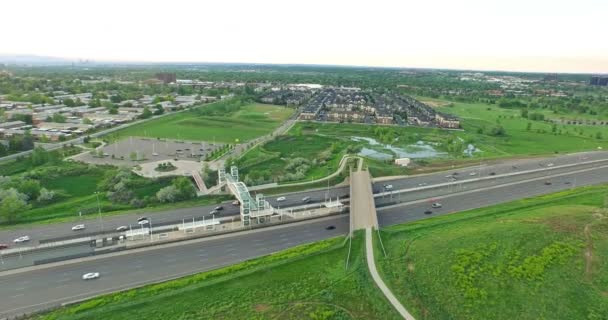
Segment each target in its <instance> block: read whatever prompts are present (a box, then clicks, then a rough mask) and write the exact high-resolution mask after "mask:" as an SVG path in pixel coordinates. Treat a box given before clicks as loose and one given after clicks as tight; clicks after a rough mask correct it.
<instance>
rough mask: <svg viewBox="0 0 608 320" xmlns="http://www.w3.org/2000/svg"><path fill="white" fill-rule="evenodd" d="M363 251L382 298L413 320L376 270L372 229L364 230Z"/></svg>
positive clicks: (407, 318)
mask: <svg viewBox="0 0 608 320" xmlns="http://www.w3.org/2000/svg"><path fill="white" fill-rule="evenodd" d="M365 251H366V256H367V268H368V269H369V272H370V273H371V275H372V279H374V282H375V283H376V285H377V286H378V288H379V289H380V291H382V293H383V294H384V296H385V297H386V298H387V299H388V301H389V302H390V303H391V304H392V305H393V307H394V308H395V309H397V312H399V314H400V315H401V316H402V317H403V319H406V320H415V319H414V317H413V316H412V315H411V314H410V313H409V312H407V310H405V307H404V306H403V305H402V304H401V302H399V300H397V298H396V297H395V295H393V293H392V292H391V290H390V289H389V288H388V287H387V286H386V284H384V281H382V278H381V277H380V274H379V273H378V270H377V269H376V261H375V260H374V246H373V243H372V228H371V227H368V228H366V229H365Z"/></svg>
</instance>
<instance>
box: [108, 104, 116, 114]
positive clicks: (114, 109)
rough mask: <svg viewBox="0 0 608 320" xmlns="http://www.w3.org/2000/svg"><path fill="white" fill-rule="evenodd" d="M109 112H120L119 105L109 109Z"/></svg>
mask: <svg viewBox="0 0 608 320" xmlns="http://www.w3.org/2000/svg"><path fill="white" fill-rule="evenodd" d="M108 112H109V113H110V114H118V107H116V106H114V107H112V108H110V109H108Z"/></svg>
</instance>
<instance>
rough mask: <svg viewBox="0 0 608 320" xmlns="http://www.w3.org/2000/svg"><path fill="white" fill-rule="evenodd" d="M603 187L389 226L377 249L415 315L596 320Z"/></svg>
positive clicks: (607, 255) (604, 241)
mask: <svg viewBox="0 0 608 320" xmlns="http://www.w3.org/2000/svg"><path fill="white" fill-rule="evenodd" d="M607 192H608V187H607V186H600V187H586V188H581V189H577V190H571V191H565V192H560V193H557V194H552V195H547V196H542V197H537V198H532V199H524V200H520V201H515V202H512V203H508V204H503V205H498V206H494V207H488V208H483V209H478V210H472V211H468V212H464V213H458V214H453V215H448V216H443V217H437V218H433V219H428V220H424V221H420V222H415V223H410V224H404V225H399V226H393V227H389V228H387V229H385V230H383V232H382V233H381V234H382V238H383V243H384V246H385V247H386V250H387V251H388V258H384V257H381V256H380V255H378V257H377V259H379V267H380V270H381V273H382V274H383V278H384V279H385V281H386V282H387V285H389V287H391V289H392V290H393V292H394V293H395V294H396V295H397V297H398V298H399V299H400V300H401V301H402V302H403V303H404V304H405V306H406V307H407V308H408V310H410V311H411V312H413V314H414V316H415V317H416V319H606V317H607V316H608V261H607V259H608V210H607V209H605V204H606V200H608V199H607V198H606V193H607Z"/></svg>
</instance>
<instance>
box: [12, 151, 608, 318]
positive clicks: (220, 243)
mask: <svg viewBox="0 0 608 320" xmlns="http://www.w3.org/2000/svg"><path fill="white" fill-rule="evenodd" d="M552 161H554V160H552ZM571 161H572V160H571ZM574 161H577V160H576V159H574ZM526 165H533V164H526ZM536 165H537V166H538V163H537V164H536ZM555 165H557V163H555ZM506 169H508V168H506ZM585 170H588V171H585V172H579V173H574V174H568V173H567V174H563V175H561V176H558V177H550V178H545V177H532V178H535V179H536V180H534V181H524V182H521V181H519V182H518V181H515V182H508V183H507V185H502V182H500V184H499V183H497V184H495V185H491V186H487V187H484V188H478V189H476V190H470V189H469V190H467V189H462V188H461V189H456V190H451V191H450V192H451V194H446V195H443V196H440V197H439V198H436V197H437V196H436V195H435V194H434V193H433V192H435V191H434V190H426V191H425V190H422V191H420V192H419V193H418V195H417V197H418V198H419V200H414V201H413V203H408V204H404V205H402V206H400V207H385V208H381V209H379V211H378V220H379V223H380V225H381V226H388V225H392V224H397V223H403V222H409V221H415V220H420V219H424V218H428V217H432V216H437V215H442V214H448V213H452V212H458V211H462V210H467V209H472V208H478V207H484V206H488V205H493V204H497V203H502V202H505V201H510V200H515V199H520V198H525V197H530V196H535V195H540V194H546V193H551V192H556V191H559V190H564V189H568V188H573V187H574V181H575V180H576V184H577V186H582V185H590V184H599V183H606V182H608V168H591V169H588V168H587V169H585ZM463 172H464V171H463ZM444 175H445V174H444ZM436 176H437V175H430V177H431V178H432V179H436V178H437V177H436ZM427 177H429V176H427ZM417 178H418V177H417ZM547 179H550V181H551V184H550V185H547V184H545V182H546V181H547ZM448 191H449V190H448ZM315 192H317V194H318V193H319V192H320V194H321V195H322V194H324V192H325V191H315ZM425 192H427V193H428V194H426V197H425ZM318 195H319V194H318ZM300 196H301V194H299V195H297V197H296V196H295V195H294V196H291V195H290V196H289V197H290V198H295V199H291V201H294V203H297V202H300V201H301V198H300ZM429 198H431V199H435V200H437V201H440V202H441V203H442V204H443V208H441V209H430V203H429V201H430V200H428V199H429ZM288 200H290V199H289V198H288ZM389 200H391V201H392V202H394V201H395V199H389ZM401 200H404V199H401ZM435 200H433V201H435ZM378 201H380V202H381V201H386V200H385V199H380V200H378ZM408 201H409V200H408ZM286 203H287V201H286ZM429 209H430V210H432V211H433V212H432V214H425V213H424V212H425V211H426V210H429ZM153 219H154V218H153ZM153 221H154V220H153ZM328 225H334V226H335V227H336V228H335V229H334V230H326V229H325V227H327V226H328ZM348 230H349V219H348V217H347V216H345V215H344V216H337V217H331V218H326V219H324V220H323V221H312V222H309V223H303V224H297V225H286V226H282V227H281V228H278V229H269V230H260V231H259V232H255V233H250V234H236V235H233V236H230V237H226V238H223V239H205V240H201V241H198V242H195V243H190V244H183V245H177V246H172V247H169V248H164V247H153V248H150V249H149V250H146V251H143V252H136V253H129V254H128V255H122V256H100V257H98V258H97V259H95V260H94V261H88V262H77V263H71V264H66V265H62V266H53V267H44V268H42V269H40V270H34V271H26V272H22V273H17V274H12V275H3V276H0V310H1V311H0V316H14V315H18V314H22V313H25V312H31V311H35V310H40V309H43V308H45V307H49V306H54V305H58V304H61V303H64V302H68V301H73V300H77V299H83V298H87V297H91V296H95V295H98V294H101V293H105V292H110V291H114V290H118V289H124V288H129V287H133V286H137V285H140V284H144V283H149V282H154V281H161V280H165V279H169V278H174V277H179V276H183V275H186V274H191V273H196V272H200V271H204V270H210V269H214V268H217V267H221V266H225V265H229V264H233V263H237V262H239V261H243V260H246V259H250V258H253V257H257V256H262V255H266V254H269V253H272V252H276V251H279V250H282V249H285V248H288V247H291V246H295V245H298V244H303V243H309V242H314V241H318V240H322V239H326V238H329V237H333V236H337V235H343V234H347V233H348ZM93 271H96V272H100V273H101V278H100V279H97V280H94V281H83V280H81V276H82V274H84V273H86V272H93Z"/></svg>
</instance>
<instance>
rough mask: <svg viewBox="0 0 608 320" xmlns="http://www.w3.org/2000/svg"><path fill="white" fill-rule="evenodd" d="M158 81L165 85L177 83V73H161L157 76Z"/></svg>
mask: <svg viewBox="0 0 608 320" xmlns="http://www.w3.org/2000/svg"><path fill="white" fill-rule="evenodd" d="M156 79H158V80H160V81H162V82H163V83H164V84H168V83H175V82H176V81H177V78H176V76H175V73H171V72H159V73H157V74H156Z"/></svg>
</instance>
